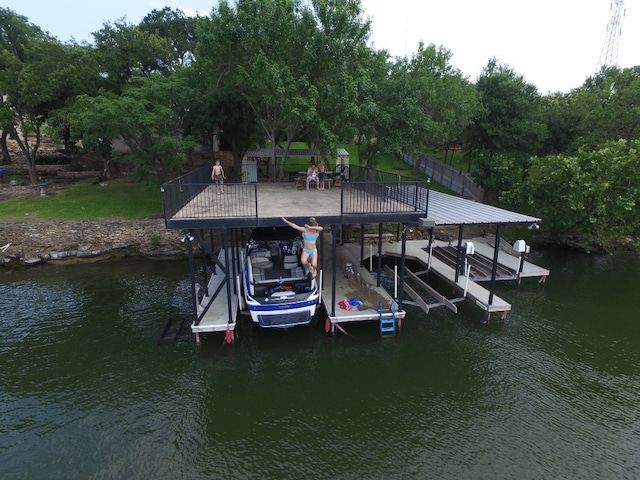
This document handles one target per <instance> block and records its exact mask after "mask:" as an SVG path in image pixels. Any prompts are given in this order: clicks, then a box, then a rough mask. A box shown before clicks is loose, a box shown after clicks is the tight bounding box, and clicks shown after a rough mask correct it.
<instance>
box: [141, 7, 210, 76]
mask: <svg viewBox="0 0 640 480" xmlns="http://www.w3.org/2000/svg"><path fill="white" fill-rule="evenodd" d="M197 23H198V18H197V17H187V16H185V14H184V13H183V12H182V11H181V10H172V9H171V8H169V7H164V8H163V9H161V10H152V11H151V13H149V14H147V15H146V16H145V17H144V18H143V19H142V22H140V25H139V26H138V28H139V29H140V30H141V31H143V32H149V33H153V34H156V35H157V36H159V37H161V38H164V39H167V40H169V42H170V43H171V47H172V48H173V51H174V52H175V54H176V56H177V58H178V59H179V61H180V63H181V64H182V65H188V64H189V63H191V61H192V60H193V54H194V50H195V46H196V43H197V41H196V38H197V36H196V25H197Z"/></svg>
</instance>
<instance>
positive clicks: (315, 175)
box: [307, 163, 320, 190]
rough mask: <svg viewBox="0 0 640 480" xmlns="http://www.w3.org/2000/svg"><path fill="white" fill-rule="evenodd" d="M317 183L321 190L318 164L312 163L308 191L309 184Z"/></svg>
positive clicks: (308, 174)
mask: <svg viewBox="0 0 640 480" xmlns="http://www.w3.org/2000/svg"><path fill="white" fill-rule="evenodd" d="M311 182H316V187H317V188H318V190H320V183H319V182H318V169H317V168H316V164H315V163H312V164H311V166H310V167H309V168H308V169H307V190H309V183H311Z"/></svg>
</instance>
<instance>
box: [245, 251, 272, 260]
mask: <svg viewBox="0 0 640 480" xmlns="http://www.w3.org/2000/svg"><path fill="white" fill-rule="evenodd" d="M249 256H250V257H251V260H253V259H254V258H270V257H271V252H270V251H269V250H268V249H266V248H264V249H263V248H261V249H259V250H254V251H253V252H251V253H250V254H249Z"/></svg>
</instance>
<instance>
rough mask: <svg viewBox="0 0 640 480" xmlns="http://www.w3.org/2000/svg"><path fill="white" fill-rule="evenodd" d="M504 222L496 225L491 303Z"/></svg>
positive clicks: (490, 292) (490, 289)
mask: <svg viewBox="0 0 640 480" xmlns="http://www.w3.org/2000/svg"><path fill="white" fill-rule="evenodd" d="M501 231H502V224H500V223H499V224H498V226H497V227H496V244H495V246H494V247H493V268H492V269H491V286H490V287H489V305H491V304H492V303H493V292H494V290H495V288H496V272H497V270H498V253H499V252H500V233H501Z"/></svg>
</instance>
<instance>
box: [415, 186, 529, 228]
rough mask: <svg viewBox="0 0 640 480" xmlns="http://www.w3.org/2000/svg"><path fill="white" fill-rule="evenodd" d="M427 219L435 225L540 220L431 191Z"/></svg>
mask: <svg viewBox="0 0 640 480" xmlns="http://www.w3.org/2000/svg"><path fill="white" fill-rule="evenodd" d="M427 218H429V219H431V220H434V221H435V222H436V225H477V224H498V223H529V224H533V223H538V222H540V220H541V219H539V218H537V217H532V216H530V215H523V214H521V213H517V212H511V211H509V210H505V209H503V208H498V207H494V206H492V205H486V204H484V203H478V202H474V201H473V200H467V199H464V198H460V197H456V196H453V195H448V194H446V193H442V192H436V191H433V190H431V191H430V192H429V209H428V211H427Z"/></svg>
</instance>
